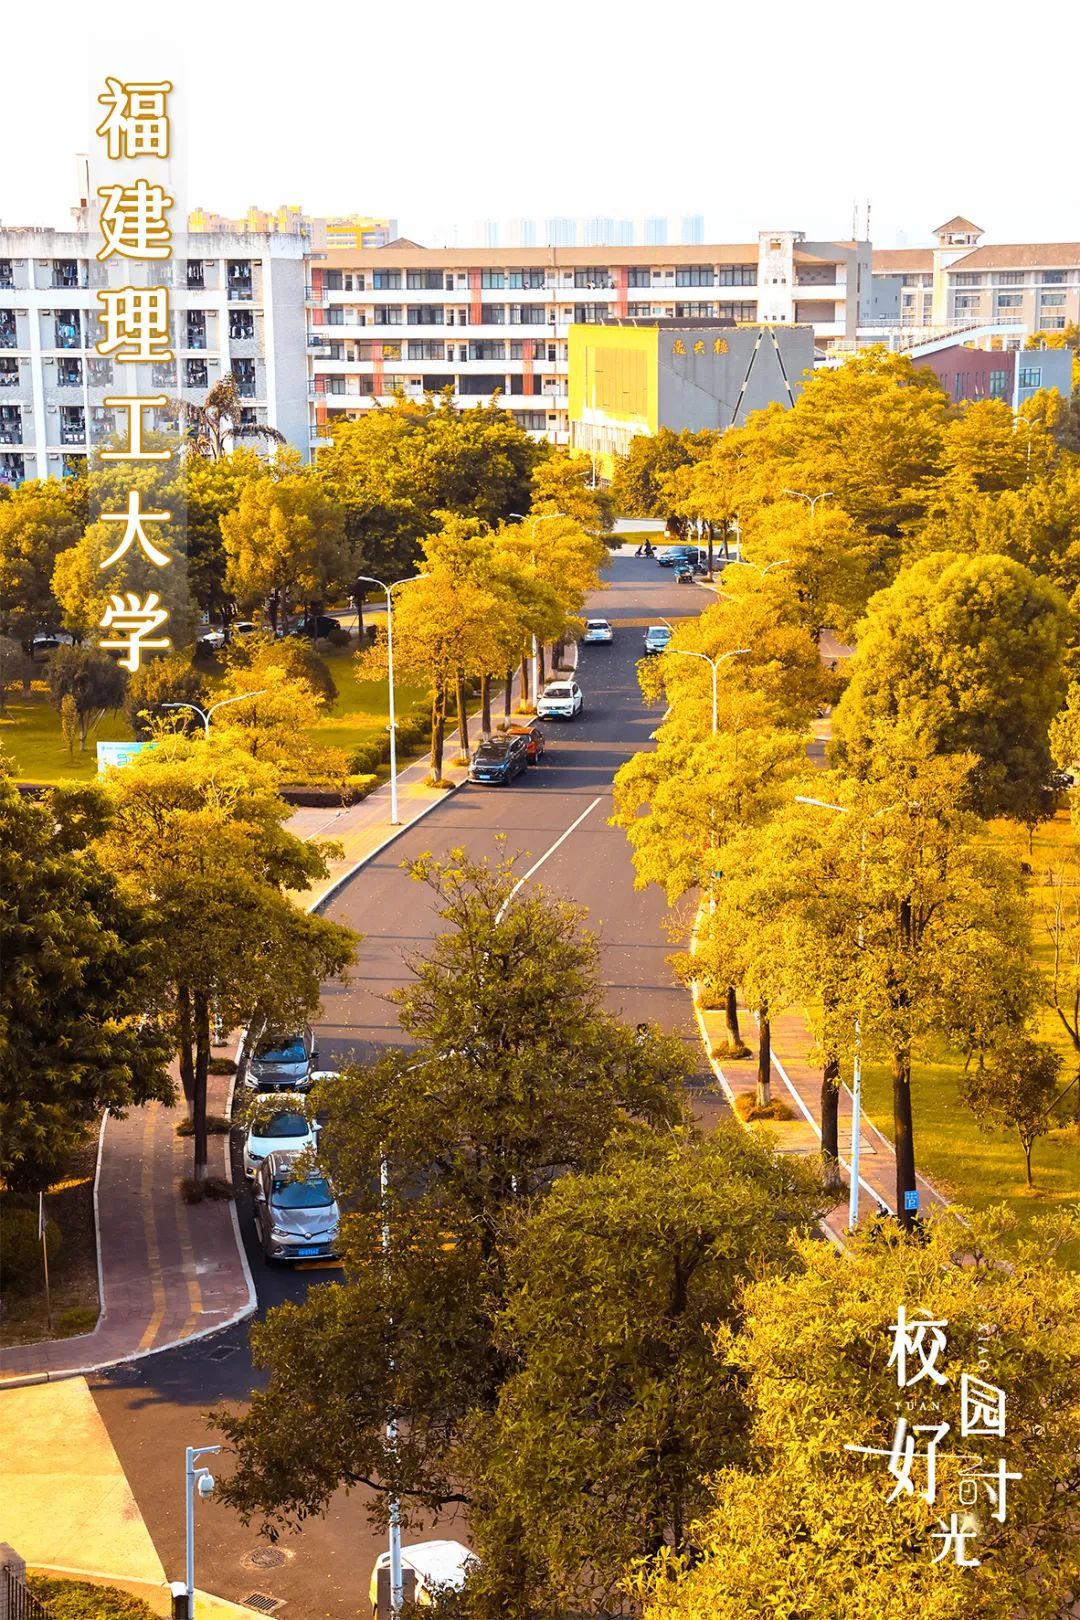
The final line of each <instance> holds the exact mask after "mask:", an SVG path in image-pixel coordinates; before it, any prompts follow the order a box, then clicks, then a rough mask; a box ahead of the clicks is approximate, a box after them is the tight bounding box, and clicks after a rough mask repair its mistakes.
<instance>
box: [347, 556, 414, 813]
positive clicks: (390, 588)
mask: <svg viewBox="0 0 1080 1620" xmlns="http://www.w3.org/2000/svg"><path fill="white" fill-rule="evenodd" d="M427 577H428V576H427V575H426V574H410V575H409V576H408V577H407V578H406V579H395V580H394V581H393V583H392V584H390V585H384V584H383V582H382V580H381V579H372V577H371V575H370V574H358V575H357V576H356V579H357V584H359V585H377V586H378V587H379V590H380V591H382V592H384V594H385V596H386V678H387V684H388V686H389V690H390V825H391V827H396V826H397V825H398V802H397V717H396V715H395V713H394V601H393V596H392V592H394V591H396V590H397V588H398V586H399V585H412V584H413V583H414V582H415V581H416V580H418V579H427Z"/></svg>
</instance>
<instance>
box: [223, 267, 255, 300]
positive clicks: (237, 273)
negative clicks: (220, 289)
mask: <svg viewBox="0 0 1080 1620" xmlns="http://www.w3.org/2000/svg"><path fill="white" fill-rule="evenodd" d="M228 279H229V297H230V298H250V297H251V295H252V284H251V260H250V259H230V260H229V277H228Z"/></svg>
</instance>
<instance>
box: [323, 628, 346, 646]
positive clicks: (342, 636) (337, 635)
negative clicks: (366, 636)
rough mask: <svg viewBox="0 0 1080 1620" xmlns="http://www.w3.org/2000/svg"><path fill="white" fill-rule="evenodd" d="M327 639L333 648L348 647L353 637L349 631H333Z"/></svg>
mask: <svg viewBox="0 0 1080 1620" xmlns="http://www.w3.org/2000/svg"><path fill="white" fill-rule="evenodd" d="M326 639H327V641H328V642H329V643H330V645H331V647H347V646H348V645H349V642H350V641H351V640H352V636H351V635H350V634H349V632H348V630H344V629H341V630H331V631H330V634H329V635H328V636H327V638H326Z"/></svg>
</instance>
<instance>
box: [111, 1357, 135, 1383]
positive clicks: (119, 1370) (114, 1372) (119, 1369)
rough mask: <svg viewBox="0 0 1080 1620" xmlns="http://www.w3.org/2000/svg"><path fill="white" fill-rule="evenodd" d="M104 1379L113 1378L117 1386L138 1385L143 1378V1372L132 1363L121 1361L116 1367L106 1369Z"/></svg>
mask: <svg viewBox="0 0 1080 1620" xmlns="http://www.w3.org/2000/svg"><path fill="white" fill-rule="evenodd" d="M104 1377H106V1378H111V1379H112V1381H113V1383H115V1384H137V1383H138V1381H139V1379H140V1378H141V1377H142V1371H141V1369H140V1368H138V1367H135V1366H133V1365H132V1364H131V1362H130V1361H121V1362H119V1363H118V1364H117V1366H115V1367H106V1368H105V1369H104Z"/></svg>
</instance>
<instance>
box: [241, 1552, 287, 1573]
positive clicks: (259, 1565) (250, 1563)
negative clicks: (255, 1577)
mask: <svg viewBox="0 0 1080 1620" xmlns="http://www.w3.org/2000/svg"><path fill="white" fill-rule="evenodd" d="M240 1562H241V1563H242V1564H243V1565H244V1568H245V1569H280V1568H281V1566H282V1564H283V1563H284V1562H285V1554H284V1553H283V1552H282V1551H281V1548H280V1547H256V1548H255V1551H254V1552H249V1553H247V1554H246V1555H245V1556H244V1557H243V1558H241V1560H240Z"/></svg>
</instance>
